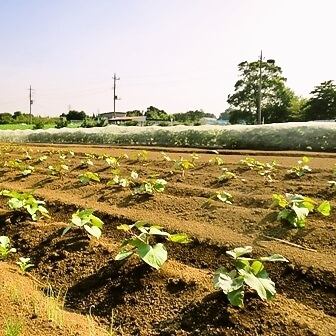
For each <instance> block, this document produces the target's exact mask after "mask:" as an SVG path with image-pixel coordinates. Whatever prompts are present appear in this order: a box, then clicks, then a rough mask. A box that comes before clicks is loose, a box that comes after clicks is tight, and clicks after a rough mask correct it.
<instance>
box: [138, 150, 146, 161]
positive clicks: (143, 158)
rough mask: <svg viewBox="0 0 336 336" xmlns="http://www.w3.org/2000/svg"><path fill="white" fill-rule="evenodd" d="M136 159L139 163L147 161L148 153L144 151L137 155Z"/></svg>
mask: <svg viewBox="0 0 336 336" xmlns="http://www.w3.org/2000/svg"><path fill="white" fill-rule="evenodd" d="M137 159H138V161H139V162H144V161H148V152H147V151H146V150H142V151H141V152H139V153H138V154H137Z"/></svg>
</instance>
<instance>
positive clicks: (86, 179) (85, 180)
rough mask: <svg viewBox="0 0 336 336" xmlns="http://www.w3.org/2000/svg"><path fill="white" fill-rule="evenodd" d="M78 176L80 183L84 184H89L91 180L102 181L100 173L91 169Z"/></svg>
mask: <svg viewBox="0 0 336 336" xmlns="http://www.w3.org/2000/svg"><path fill="white" fill-rule="evenodd" d="M78 178H79V181H80V183H82V184H84V185H86V184H89V183H90V182H100V177H99V175H98V173H93V172H90V171H87V172H85V173H83V174H80V175H79V177H78Z"/></svg>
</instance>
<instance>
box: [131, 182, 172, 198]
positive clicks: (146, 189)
mask: <svg viewBox="0 0 336 336" xmlns="http://www.w3.org/2000/svg"><path fill="white" fill-rule="evenodd" d="M166 185H167V181H166V180H164V179H155V178H151V179H146V180H142V181H139V182H136V186H135V187H134V188H133V194H134V195H154V194H156V193H162V192H164V190H165V188H166Z"/></svg>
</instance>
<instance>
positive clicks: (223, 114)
mask: <svg viewBox="0 0 336 336" xmlns="http://www.w3.org/2000/svg"><path fill="white" fill-rule="evenodd" d="M232 111H234V110H233V109H232V108H227V109H226V110H225V111H224V112H221V114H220V115H219V117H218V120H229V119H230V113H231V112H232Z"/></svg>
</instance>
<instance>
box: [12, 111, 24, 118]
mask: <svg viewBox="0 0 336 336" xmlns="http://www.w3.org/2000/svg"><path fill="white" fill-rule="evenodd" d="M21 115H22V112H20V111H16V112H14V113H13V118H14V119H16V118H18V117H20V116H21Z"/></svg>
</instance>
